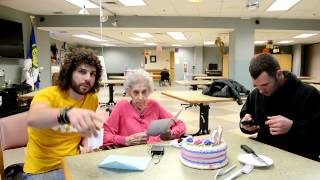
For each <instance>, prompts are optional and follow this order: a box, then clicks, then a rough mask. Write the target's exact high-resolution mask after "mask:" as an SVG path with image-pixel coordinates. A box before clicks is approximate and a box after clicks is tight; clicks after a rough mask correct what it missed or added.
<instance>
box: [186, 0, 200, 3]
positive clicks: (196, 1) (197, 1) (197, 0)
mask: <svg viewBox="0 0 320 180" xmlns="http://www.w3.org/2000/svg"><path fill="white" fill-rule="evenodd" d="M189 1H190V2H192V3H201V2H202V0H189Z"/></svg>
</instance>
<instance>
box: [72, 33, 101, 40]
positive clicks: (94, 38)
mask: <svg viewBox="0 0 320 180" xmlns="http://www.w3.org/2000/svg"><path fill="white" fill-rule="evenodd" d="M72 36H74V37H78V38H82V39H89V40H92V41H98V42H105V41H107V40H104V39H100V38H97V37H94V36H90V35H86V34H76V35H72Z"/></svg>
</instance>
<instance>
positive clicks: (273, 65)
mask: <svg viewBox="0 0 320 180" xmlns="http://www.w3.org/2000/svg"><path fill="white" fill-rule="evenodd" d="M279 69H280V65H279V62H278V61H277V59H276V58H275V57H274V56H272V55H271V54H266V53H261V54H258V55H256V56H254V57H253V58H252V59H251V62H250V66H249V72H250V75H251V77H252V78H253V79H257V78H258V77H259V76H260V74H261V73H262V72H266V73H267V74H268V75H269V76H270V77H272V78H276V73H277V70H279Z"/></svg>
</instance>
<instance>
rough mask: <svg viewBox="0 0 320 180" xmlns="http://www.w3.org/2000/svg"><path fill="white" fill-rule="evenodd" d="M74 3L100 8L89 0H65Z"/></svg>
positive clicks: (89, 7)
mask: <svg viewBox="0 0 320 180" xmlns="http://www.w3.org/2000/svg"><path fill="white" fill-rule="evenodd" d="M65 1H67V2H69V3H71V4H73V5H76V6H78V7H80V8H83V7H84V6H85V7H86V8H87V9H91V8H99V7H98V6H97V5H96V4H94V3H92V2H90V1H88V0H65Z"/></svg>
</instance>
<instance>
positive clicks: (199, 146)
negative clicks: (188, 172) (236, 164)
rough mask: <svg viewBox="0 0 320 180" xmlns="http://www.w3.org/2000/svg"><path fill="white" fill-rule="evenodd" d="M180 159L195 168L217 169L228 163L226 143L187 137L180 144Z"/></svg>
mask: <svg viewBox="0 0 320 180" xmlns="http://www.w3.org/2000/svg"><path fill="white" fill-rule="evenodd" d="M180 161H181V162H182V163H183V164H184V165H186V166H189V167H192V168H196V169H218V168H221V167H223V166H225V165H226V164H227V163H228V158H227V144H226V143H225V142H223V141H220V142H215V141H214V140H212V139H210V138H206V139H201V138H193V137H191V136H190V137H187V138H185V139H184V140H183V141H182V144H181V155H180Z"/></svg>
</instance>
